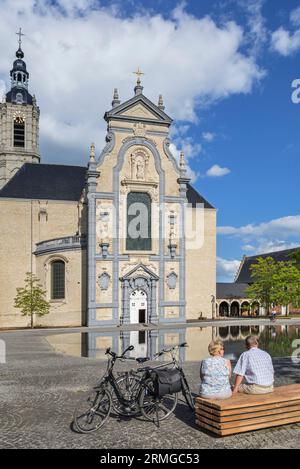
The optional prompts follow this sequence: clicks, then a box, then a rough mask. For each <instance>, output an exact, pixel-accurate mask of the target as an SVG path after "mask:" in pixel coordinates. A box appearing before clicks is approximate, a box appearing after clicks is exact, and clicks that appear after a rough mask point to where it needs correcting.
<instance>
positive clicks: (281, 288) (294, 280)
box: [246, 257, 300, 313]
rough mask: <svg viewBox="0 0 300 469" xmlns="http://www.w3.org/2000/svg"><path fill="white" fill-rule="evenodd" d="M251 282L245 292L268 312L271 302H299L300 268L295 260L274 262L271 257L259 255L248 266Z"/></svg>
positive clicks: (281, 304) (296, 304)
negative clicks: (255, 260) (255, 261)
mask: <svg viewBox="0 0 300 469" xmlns="http://www.w3.org/2000/svg"><path fill="white" fill-rule="evenodd" d="M250 271H251V279H252V280H253V284H252V285H251V286H250V287H249V288H247V290H246V294H247V296H248V297H249V298H251V299H253V300H256V301H257V300H258V301H260V303H261V305H262V306H263V307H264V308H266V310H267V313H269V312H270V306H271V305H272V304H275V305H279V306H287V305H289V304H293V305H294V306H298V305H299V303H300V270H299V269H298V267H297V266H296V265H295V262H294V261H293V260H292V261H288V262H283V261H280V262H276V261H275V260H274V259H273V258H272V257H267V258H265V259H263V258H261V257H259V258H258V259H257V263H255V264H253V265H252V266H251V267H250Z"/></svg>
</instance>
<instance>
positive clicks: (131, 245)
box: [126, 192, 151, 251]
mask: <svg viewBox="0 0 300 469" xmlns="http://www.w3.org/2000/svg"><path fill="white" fill-rule="evenodd" d="M126 249H127V250H129V251H150V250H151V197H150V196H149V195H148V194H146V193H145V192H130V193H129V194H128V196H127V236H126Z"/></svg>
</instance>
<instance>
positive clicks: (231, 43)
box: [0, 0, 300, 281]
mask: <svg viewBox="0 0 300 469" xmlns="http://www.w3.org/2000/svg"><path fill="white" fill-rule="evenodd" d="M12 5H13V6H12ZM19 26H22V27H23V30H24V32H25V34H26V36H25V38H24V43H23V44H24V51H25V60H26V61H27V66H28V70H29V72H30V90H31V92H33V93H35V94H36V96H37V99H38V103H39V105H40V108H41V135H40V139H41V152H42V156H43V162H44V163H48V162H52V163H65V164H80V165H83V164H86V161H87V154H88V146H89V144H90V142H91V141H95V142H96V149H97V152H98V153H100V151H101V147H102V146H103V144H104V137H105V130H106V129H105V123H104V121H103V120H102V116H103V114H104V112H105V111H106V110H107V109H109V108H110V102H111V96H112V91H113V88H114V87H118V88H119V91H120V95H121V99H122V101H124V100H125V99H128V98H130V97H131V96H132V94H133V90H132V88H133V86H134V78H133V75H132V71H133V70H134V69H136V67H137V66H140V67H142V69H143V70H144V71H145V73H146V75H145V77H144V80H143V84H144V87H145V88H144V93H145V95H146V96H148V97H149V98H150V99H152V100H153V101H156V100H157V96H158V94H159V93H163V95H164V98H165V104H166V112H167V113H169V114H170V115H171V117H173V118H174V121H175V122H174V129H173V131H172V137H173V141H174V145H173V147H172V150H173V152H174V154H175V155H178V152H179V150H180V149H181V148H183V149H184V150H185V153H186V156H187V159H188V164H189V168H190V174H191V176H192V179H193V183H194V186H195V187H196V188H197V190H198V191H199V192H200V193H201V194H203V196H204V197H206V198H207V199H208V200H209V201H210V202H211V203H212V204H213V205H214V206H215V207H217V209H218V227H219V234H218V279H219V280H220V281H230V280H232V278H233V276H234V273H235V271H236V268H237V266H238V263H239V260H240V259H241V257H242V256H243V255H244V254H246V255H254V254H256V253H260V252H268V251H272V250H273V249H274V250H278V249H281V248H286V247H293V246H298V245H300V210H299V195H298V186H299V183H298V180H299V173H300V162H299V154H300V132H299V116H300V104H294V103H293V102H292V100H291V95H292V91H293V90H292V87H291V84H292V81H293V80H295V79H297V78H299V79H300V1H299V0H298V1H296V0H248V1H246V0H190V1H186V2H184V3H183V2H177V1H175V0H163V1H162V0H161V1H155V2H154V1H150V0H143V1H142V0H127V1H126V0H122V1H115V2H108V1H105V0H103V1H101V2H100V1H94V0H57V1H55V2H54V1H52V2H50V1H47V0H37V1H33V0H28V1H27V2H22V1H21V0H15V1H14V2H13V3H12V2H8V0H0V91H2V93H3V92H4V91H5V90H7V88H8V87H9V82H8V72H9V70H10V68H11V63H12V60H13V54H14V52H15V49H16V43H17V41H16V36H15V34H14V33H15V31H16V30H17V29H18V28H19Z"/></svg>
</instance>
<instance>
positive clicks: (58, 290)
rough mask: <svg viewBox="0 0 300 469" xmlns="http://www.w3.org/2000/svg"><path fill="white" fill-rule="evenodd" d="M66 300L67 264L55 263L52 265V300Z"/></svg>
mask: <svg viewBox="0 0 300 469" xmlns="http://www.w3.org/2000/svg"><path fill="white" fill-rule="evenodd" d="M63 298H65V263H64V261H54V262H52V263H51V299H52V300H60V299H63Z"/></svg>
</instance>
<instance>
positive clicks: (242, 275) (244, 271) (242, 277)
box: [235, 247, 300, 283]
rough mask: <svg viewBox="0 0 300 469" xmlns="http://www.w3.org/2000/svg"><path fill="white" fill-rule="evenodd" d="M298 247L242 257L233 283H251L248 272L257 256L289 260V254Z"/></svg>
mask: <svg viewBox="0 0 300 469" xmlns="http://www.w3.org/2000/svg"><path fill="white" fill-rule="evenodd" d="M298 249H300V247H299V248H293V249H285V250H283V251H275V252H268V253H265V254H259V255H256V256H249V257H244V259H243V260H242V262H241V265H240V268H239V271H238V273H237V277H236V279H235V283H251V282H252V280H251V274H250V266H251V265H252V264H254V263H255V262H257V259H258V258H259V257H262V258H263V259H265V258H266V257H272V258H273V259H274V260H275V261H276V262H279V261H284V262H287V261H290V260H292V258H291V257H290V255H291V254H292V253H293V252H295V251H297V250H298Z"/></svg>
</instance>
